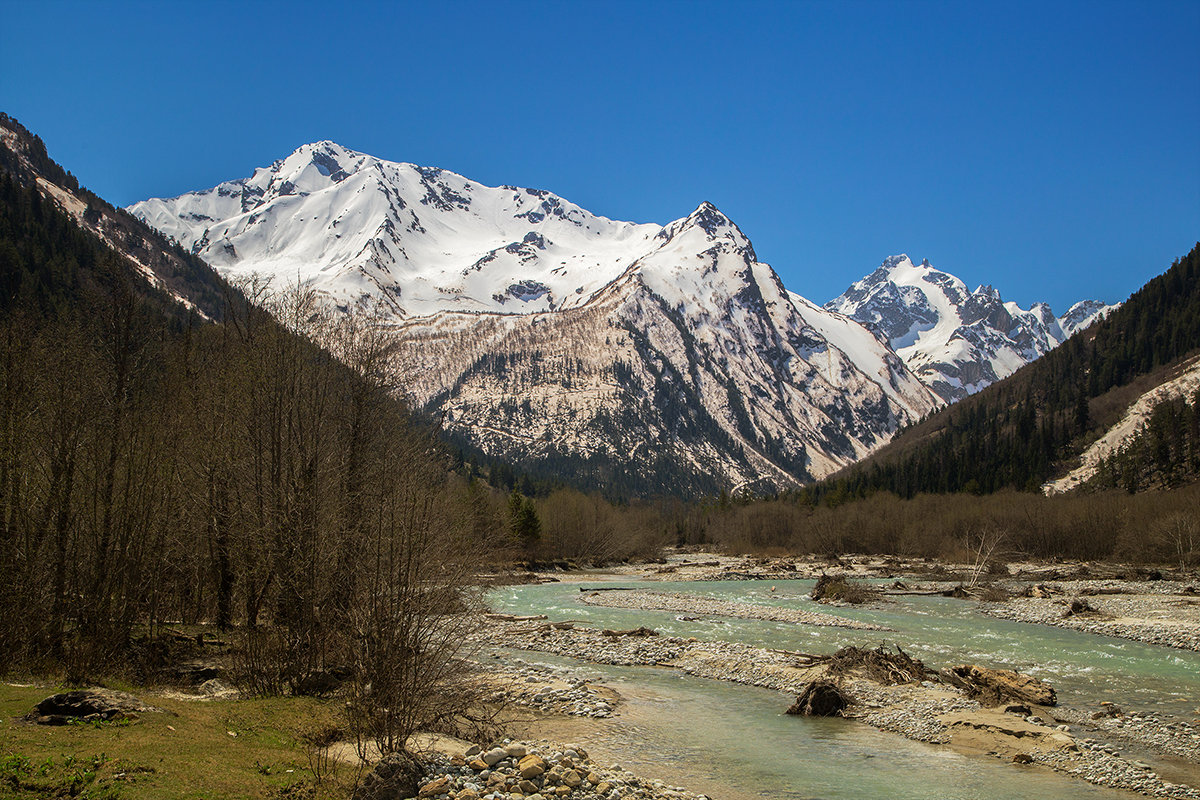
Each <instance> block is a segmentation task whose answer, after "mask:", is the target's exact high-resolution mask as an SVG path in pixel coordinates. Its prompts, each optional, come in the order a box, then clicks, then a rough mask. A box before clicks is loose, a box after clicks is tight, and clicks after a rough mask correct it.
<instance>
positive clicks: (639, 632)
mask: <svg viewBox="0 0 1200 800" xmlns="http://www.w3.org/2000/svg"><path fill="white" fill-rule="evenodd" d="M604 635H605V636H612V637H617V636H658V631H656V630H651V629H650V628H634V629H632V630H628V631H610V630H605V631H604Z"/></svg>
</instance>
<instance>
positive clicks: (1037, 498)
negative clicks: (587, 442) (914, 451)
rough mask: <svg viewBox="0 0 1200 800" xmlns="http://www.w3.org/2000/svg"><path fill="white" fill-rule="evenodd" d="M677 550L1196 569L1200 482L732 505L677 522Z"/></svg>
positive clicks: (719, 505)
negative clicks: (1132, 489) (1139, 489)
mask: <svg viewBox="0 0 1200 800" xmlns="http://www.w3.org/2000/svg"><path fill="white" fill-rule="evenodd" d="M677 536H678V539H677V541H678V543H679V544H706V545H709V546H713V547H717V548H720V549H724V550H727V551H730V552H735V553H753V554H760V555H769V554H781V553H818V554H828V555H838V554H841V553H875V554H897V555H908V556H923V557H928V558H946V559H951V560H955V561H967V562H971V561H973V560H975V559H976V558H977V557H978V555H979V553H980V552H982V551H984V550H986V551H988V552H990V554H991V555H990V557H991V558H992V559H993V560H996V561H1005V560H1015V559H1018V558H1036V559H1050V560H1053V559H1085V560H1112V559H1116V560H1121V561H1128V562H1133V563H1164V562H1166V563H1179V564H1181V565H1194V564H1195V563H1197V557H1198V556H1200V485H1198V484H1192V485H1190V486H1186V487H1182V488H1179V489H1174V490H1169V491H1164V490H1154V491H1147V492H1143V493H1139V494H1136V495H1131V494H1129V493H1128V492H1125V491H1109V492H1099V493H1092V494H1080V493H1075V494H1070V495H1059V496H1055V497H1044V496H1042V495H1040V494H1034V493H1030V492H1017V491H1014V490H1011V489H1009V490H1004V491H1001V492H997V493H995V494H991V495H986V496H982V497H979V496H975V495H971V494H921V495H917V496H915V497H913V498H911V499H903V498H900V497H898V496H896V495H894V494H891V493H888V492H877V493H875V494H872V495H871V496H870V497H867V498H865V499H857V500H852V499H848V500H846V501H845V502H841V503H836V504H832V505H830V504H820V505H813V504H809V503H805V502H801V501H799V500H797V498H795V497H784V498H776V499H772V500H759V501H754V502H737V501H727V502H724V503H714V504H711V505H709V506H708V507H707V508H695V509H693V510H692V511H691V513H690V514H689V515H687V516H686V517H682V518H680V520H679V523H678V528H677Z"/></svg>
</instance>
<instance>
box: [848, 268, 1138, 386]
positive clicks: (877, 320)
mask: <svg viewBox="0 0 1200 800" xmlns="http://www.w3.org/2000/svg"><path fill="white" fill-rule="evenodd" d="M1115 307H1116V306H1110V305H1106V304H1104V303H1101V302H1099V301H1096V300H1083V301H1080V302H1078V303H1076V304H1075V305H1073V306H1071V308H1070V309H1069V310H1068V311H1067V313H1066V314H1064V315H1063V316H1062V317H1056V316H1055V315H1054V312H1053V311H1051V310H1050V306H1049V305H1047V304H1046V303H1034V304H1033V306H1032V307H1031V308H1030V309H1028V310H1026V309H1023V308H1021V307H1020V306H1018V305H1017V304H1016V303H1013V302H1005V301H1004V300H1002V299H1001V297H1000V293H999V292H998V291H996V290H995V289H993V288H992V287H991V286H980V287H979V288H977V289H976V290H975V291H973V292H972V291H968V290H967V287H966V284H964V283H963V282H962V281H961V280H959V279H958V278H956V277H954V276H953V275H950V274H949V273H946V272H942V271H941V270H938V269H934V268H933V267H932V266H930V264H929V262H928V261H922V262H921V263H920V264H914V263H913V262H912V260H910V259H909V257H908V256H906V255H898V256H891V257H890V258H887V259H885V260H884V262H883V264H882V265H881V266H880V267H879V269H877V270H875V271H874V272H872V273H871V274H870V275H867V276H866V277H865V278H863V279H862V280H860V281H858V282H856V283H854V284H853V285H852V286H851V287H850V288H849V289H847V290H846V291H845V292H844V293H843V294H842V295H840V296H839V297H836V298H834V299H833V300H830V301H829V302H828V303H826V304H825V308H826V309H828V310H831V311H837V312H839V313H842V314H845V315H846V316H848V317H852V318H853V319H855V320H858V321H859V322H861V323H863V324H864V325H866V326H867V327H868V328H870V329H871V330H873V331H875V332H876V333H877V334H878V335H879V336H880V337H881V338H882V339H884V340H885V341H887V342H888V343H889V344H890V345H891V346H892V348H893V349H894V350H895V351H896V353H897V354H898V355H899V356H900V357H901V358H903V359H904V361H905V363H906V364H908V366H909V367H910V368H911V369H912V370H913V371H914V372H915V373H916V374H917V375H918V376H919V377H920V378H921V379H922V380H923V381H925V383H927V384H928V385H929V386H930V387H931V388H932V389H933V390H934V391H935V392H937V394H938V395H939V396H940V397H942V399H944V400H946V401H947V402H954V401H955V400H960V399H962V398H963V397H966V396H967V395H969V394H973V393H974V392H977V391H979V390H980V389H982V388H983V387H985V386H987V385H989V384H992V383H995V382H996V381H998V380H1000V379H1001V378H1004V377H1007V376H1008V375H1011V374H1012V373H1013V372H1016V371H1017V369H1019V368H1020V367H1022V366H1024V365H1025V364H1028V363H1029V362H1030V361H1033V360H1034V359H1036V358H1039V357H1041V356H1043V355H1045V354H1046V353H1047V352H1049V351H1050V350H1052V349H1053V348H1055V347H1057V346H1058V345H1060V344H1062V343H1063V342H1064V341H1065V340H1066V339H1067V337H1069V336H1070V335H1071V334H1073V333H1075V332H1076V331H1078V330H1082V329H1084V328H1086V327H1088V326H1089V325H1091V324H1092V323H1093V322H1095V321H1096V320H1097V319H1099V318H1101V317H1103V316H1104V315H1106V314H1108V313H1109V312H1110V311H1112V309H1114V308H1115Z"/></svg>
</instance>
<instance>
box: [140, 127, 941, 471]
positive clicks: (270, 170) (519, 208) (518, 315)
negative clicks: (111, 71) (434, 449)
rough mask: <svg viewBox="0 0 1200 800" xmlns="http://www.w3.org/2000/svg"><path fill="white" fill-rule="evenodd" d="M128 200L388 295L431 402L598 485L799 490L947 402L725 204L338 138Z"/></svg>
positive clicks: (476, 438)
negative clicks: (804, 287) (557, 190)
mask: <svg viewBox="0 0 1200 800" xmlns="http://www.w3.org/2000/svg"><path fill="white" fill-rule="evenodd" d="M130 210H131V211H132V212H133V213H134V214H135V215H137V216H138V217H140V218H142V219H144V220H145V221H147V222H149V223H150V224H151V225H153V226H155V227H156V228H158V229H160V230H161V231H163V232H164V233H166V234H168V235H170V236H172V237H174V238H175V239H176V240H178V241H179V242H180V243H181V244H183V246H184V247H188V248H191V249H192V250H193V251H194V252H196V253H198V254H200V255H201V256H203V257H204V258H205V259H207V260H208V261H209V262H210V263H212V264H213V265H214V266H215V267H217V268H218V269H219V270H221V271H222V272H224V273H226V274H232V275H239V274H249V273H257V274H261V275H270V276H277V277H278V278H279V279H280V280H283V281H295V280H296V279H297V278H299V279H300V280H303V281H307V282H310V283H312V284H313V285H315V286H317V287H318V288H320V289H321V290H323V291H325V292H327V293H328V294H329V295H330V296H331V297H333V298H334V299H335V300H336V302H337V303H339V304H340V305H342V306H344V307H350V306H353V305H359V304H361V305H370V304H374V303H378V302H382V303H384V304H386V307H387V308H389V309H390V310H391V313H392V315H393V317H394V320H395V329H396V337H397V343H398V347H399V348H400V351H401V353H402V358H401V359H400V361H401V364H402V365H403V366H402V367H401V369H402V372H403V374H402V375H401V385H402V386H403V387H404V391H405V392H406V393H407V394H408V395H409V397H410V398H411V399H412V400H413V401H414V402H415V403H416V404H417V405H418V406H420V407H422V408H424V409H427V410H429V411H431V412H434V413H437V414H439V415H440V416H441V418H442V419H443V424H444V425H445V427H446V428H447V429H448V430H449V431H450V432H451V433H452V434H455V435H457V436H460V437H462V438H464V439H466V440H468V441H470V442H471V443H473V444H475V445H477V446H478V447H480V448H481V449H483V450H484V451H485V452H487V453H490V454H494V455H498V456H503V457H506V458H509V459H511V460H514V461H517V462H519V463H523V464H525V465H529V466H535V465H539V464H540V465H550V466H552V467H553V468H554V469H555V470H556V471H558V472H560V473H567V474H570V473H571V472H572V471H574V472H575V473H576V474H575V477H576V478H577V479H579V481H580V482H591V483H592V484H593V485H595V484H597V483H609V484H620V485H622V486H625V487H629V486H639V485H640V486H643V487H648V488H650V489H653V490H672V491H676V492H684V493H687V492H696V491H711V490H713V489H716V488H721V487H730V486H746V485H755V487H756V488H767V487H786V486H792V485H796V484H797V483H800V482H803V481H805V480H809V479H812V478H818V477H821V476H824V475H826V474H829V473H830V472H833V471H835V470H836V469H838V468H840V467H842V466H844V465H846V464H848V463H851V462H852V461H855V460H857V459H858V458H860V457H862V456H863V455H865V454H866V453H868V452H870V451H871V450H872V449H874V448H876V447H878V446H880V445H882V444H883V443H884V442H886V441H887V440H888V439H889V438H890V436H891V434H892V433H893V432H894V431H895V430H896V428H897V427H898V426H899V425H901V424H903V423H905V422H907V421H910V420H913V419H915V418H917V417H920V416H922V415H923V414H925V413H927V412H928V411H929V410H931V409H932V408H933V407H934V406H936V405H937V402H938V401H937V398H936V396H935V395H934V394H933V393H932V392H930V391H929V389H928V388H927V387H926V386H925V385H924V384H922V383H921V381H920V380H919V379H918V378H917V377H916V376H915V375H914V374H913V373H912V372H911V371H910V370H909V369H908V368H907V367H906V366H905V364H904V362H903V361H902V360H901V359H900V358H899V357H897V356H896V354H895V353H893V352H892V351H891V349H890V348H889V347H888V346H887V345H886V344H885V343H883V342H881V341H880V340H879V339H878V338H876V336H875V335H873V334H872V333H871V332H869V331H868V330H866V329H865V328H864V327H863V326H861V325H859V324H858V323H856V322H854V321H853V320H851V319H849V318H847V317H846V316H844V315H842V314H839V313H836V312H833V311H829V310H826V309H822V308H821V307H819V306H817V305H815V304H813V303H810V302H808V301H807V300H805V299H804V298H802V297H800V296H799V295H796V294H793V293H791V292H789V291H787V290H786V289H785V288H784V287H783V285H782V283H781V282H780V280H779V277H778V276H777V275H776V274H775V272H774V271H773V270H772V269H771V268H770V267H769V266H767V265H765V264H762V263H760V262H759V261H758V259H757V257H756V255H755V253H754V249H753V247H752V246H751V244H750V242H749V241H748V240H747V238H746V237H745V236H744V235H743V233H742V232H741V230H739V229H738V227H737V226H736V225H735V224H733V222H731V221H730V220H729V219H728V218H727V217H725V216H724V215H723V214H722V213H721V212H720V211H718V210H717V209H716V208H715V207H714V206H712V205H711V204H709V203H703V204H701V205H700V206H699V207H698V208H697V209H696V210H695V211H694V212H693V213H692V214H690V215H688V216H687V217H685V218H682V219H679V220H676V221H675V222H672V223H670V224H668V225H666V226H659V225H654V224H635V223H631V222H617V221H613V220H609V219H606V218H604V217H599V216H596V215H593V214H591V213H589V212H587V211H585V210H584V209H582V208H580V207H578V206H576V205H574V204H573V203H570V202H568V201H566V200H564V199H562V198H560V197H557V196H555V195H553V194H550V193H548V192H545V191H540V190H535V189H522V188H516V187H512V186H503V187H498V188H494V187H488V186H484V185H482V184H479V183H476V182H474V181H470V180H468V179H466V178H463V177H462V176H460V175H456V174H454V173H451V172H448V171H444V170H439V169H431V168H425V167H418V166H414V165H412V164H402V163H393V162H388V161H383V160H380V159H377V158H373V157H371V156H367V155H364V154H362V153H357V152H354V151H351V150H347V149H345V148H342V147H340V146H338V145H336V144H333V143H331V142H320V143H317V144H312V145H306V146H304V147H301V148H300V149H298V150H296V151H295V152H294V153H292V154H291V155H290V156H288V157H287V158H286V159H283V160H282V161H279V162H276V163H275V164H273V165H272V166H270V167H267V168H262V169H259V170H257V171H256V172H255V173H254V175H253V176H251V177H250V178H247V179H244V180H238V181H231V182H228V183H223V184H221V185H220V186H217V187H215V188H213V189H210V190H208V191H205V192H196V193H192V194H187V195H183V196H182V197H177V198H173V199H169V200H158V199H154V200H147V201H144V202H142V203H138V204H136V205H134V206H132V207H131V208H130Z"/></svg>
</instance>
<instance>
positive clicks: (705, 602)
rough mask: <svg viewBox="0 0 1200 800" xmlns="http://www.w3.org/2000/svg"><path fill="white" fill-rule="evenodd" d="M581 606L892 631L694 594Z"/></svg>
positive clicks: (632, 593) (597, 597) (595, 596)
mask: <svg viewBox="0 0 1200 800" xmlns="http://www.w3.org/2000/svg"><path fill="white" fill-rule="evenodd" d="M580 599H581V600H582V601H583V602H584V603H586V604H588V605H592V606H604V607H605V608H633V609H639V610H654V611H672V612H677V613H682V614H693V615H695V614H698V615H705V616H713V617H736V618H738V619H758V620H765V621H768V622H794V623H797V624H801V625H815V626H818V627H827V628H851V629H854V630H861V631H888V630H891V628H888V627H885V626H883V625H875V624H872V623H870V622H861V621H859V620H855V619H848V618H846V617H838V616H835V615H833V614H825V613H822V612H820V611H803V610H800V609H794V608H775V607H772V606H762V605H756V604H754V603H739V602H735V601H732V600H719V599H716V598H712V597H704V596H703V595H697V594H683V593H679V592H649V591H643V590H639V589H631V590H628V591H605V592H589V593H586V594H584V595H583V596H582V597H581V598H580Z"/></svg>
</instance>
